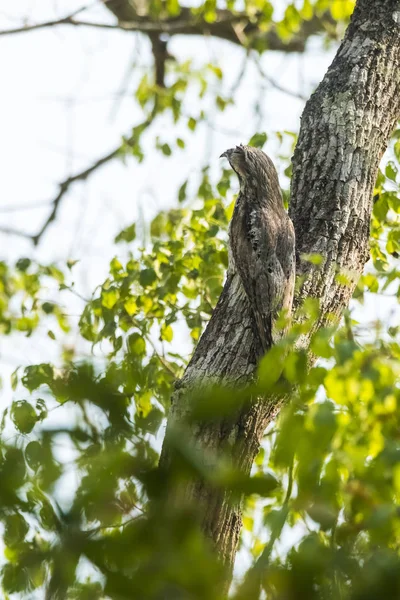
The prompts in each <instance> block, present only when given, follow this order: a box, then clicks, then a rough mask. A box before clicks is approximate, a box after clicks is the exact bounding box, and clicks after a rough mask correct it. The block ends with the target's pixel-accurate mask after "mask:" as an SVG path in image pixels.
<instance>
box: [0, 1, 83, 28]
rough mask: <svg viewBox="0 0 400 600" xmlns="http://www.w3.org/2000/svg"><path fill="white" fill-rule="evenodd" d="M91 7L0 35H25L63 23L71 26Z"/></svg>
mask: <svg viewBox="0 0 400 600" xmlns="http://www.w3.org/2000/svg"><path fill="white" fill-rule="evenodd" d="M90 6H91V5H85V6H82V7H81V8H78V10H74V12H72V13H71V14H69V15H67V16H66V17H63V18H62V19H53V20H51V21H44V22H43V23H36V24H35V25H25V26H24V27H14V28H13V29H4V30H3V31H0V35H13V34H15V33H23V32H25V31H33V30H35V29H44V28H45V27H53V26H55V25H62V24H63V23H67V24H70V23H71V22H73V20H74V17H76V16H77V15H79V14H80V13H81V12H83V11H85V10H87V9H88V8H90Z"/></svg>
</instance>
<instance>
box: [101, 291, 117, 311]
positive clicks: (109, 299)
mask: <svg viewBox="0 0 400 600" xmlns="http://www.w3.org/2000/svg"><path fill="white" fill-rule="evenodd" d="M118 300H119V290H118V289H117V288H109V289H103V290H102V291H101V303H102V305H103V306H104V307H105V308H109V309H111V308H113V307H114V306H115V305H116V303H117V302H118Z"/></svg>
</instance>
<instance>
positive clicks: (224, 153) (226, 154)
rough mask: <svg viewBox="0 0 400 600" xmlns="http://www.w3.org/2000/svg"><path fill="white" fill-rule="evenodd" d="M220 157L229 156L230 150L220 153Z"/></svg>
mask: <svg viewBox="0 0 400 600" xmlns="http://www.w3.org/2000/svg"><path fill="white" fill-rule="evenodd" d="M220 158H228V150H225V152H223V153H222V154H221V155H220Z"/></svg>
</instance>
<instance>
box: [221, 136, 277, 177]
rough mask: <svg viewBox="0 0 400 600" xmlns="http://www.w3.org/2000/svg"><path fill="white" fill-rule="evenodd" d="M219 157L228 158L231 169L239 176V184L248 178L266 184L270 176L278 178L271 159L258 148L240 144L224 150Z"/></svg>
mask: <svg viewBox="0 0 400 600" xmlns="http://www.w3.org/2000/svg"><path fill="white" fill-rule="evenodd" d="M220 158H227V159H228V161H229V164H230V165H231V167H232V169H233V170H234V171H235V173H236V174H237V176H238V177H239V182H240V185H241V186H242V185H243V184H246V182H247V183H248V182H250V180H255V181H258V182H259V183H260V184H268V182H269V181H270V180H271V178H276V179H277V178H278V175H277V173H276V170H275V167H274V164H273V162H272V160H271V159H270V158H269V157H268V156H267V155H266V154H265V153H264V152H263V151H262V150H260V149H259V148H254V147H253V146H243V145H242V144H241V145H240V146H236V147H235V148H229V149H228V150H225V152H223V153H222V154H221V156H220Z"/></svg>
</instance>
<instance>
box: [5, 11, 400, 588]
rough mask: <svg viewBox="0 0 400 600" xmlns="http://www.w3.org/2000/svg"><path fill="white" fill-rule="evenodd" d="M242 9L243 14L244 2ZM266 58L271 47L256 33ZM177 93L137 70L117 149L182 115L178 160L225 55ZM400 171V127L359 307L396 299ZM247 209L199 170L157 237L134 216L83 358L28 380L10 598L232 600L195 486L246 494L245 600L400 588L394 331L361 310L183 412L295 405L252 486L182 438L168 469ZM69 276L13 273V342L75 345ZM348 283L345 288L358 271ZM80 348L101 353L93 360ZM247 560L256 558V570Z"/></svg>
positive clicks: (287, 20)
mask: <svg viewBox="0 0 400 600" xmlns="http://www.w3.org/2000/svg"><path fill="white" fill-rule="evenodd" d="M353 5H354V3H353V2H345V1H344V0H337V1H336V0H332V1H329V0H316V1H311V0H304V1H303V2H295V3H287V6H286V10H285V11H284V13H283V16H282V18H281V19H279V21H276V22H275V24H276V25H277V31H278V34H279V36H281V38H282V39H288V38H290V36H292V35H294V34H295V33H296V31H298V29H299V27H300V25H301V23H302V22H303V21H304V20H306V21H307V20H311V18H312V17H313V15H314V14H318V15H319V14H324V13H326V11H327V10H329V11H330V13H331V16H332V17H333V18H334V19H336V20H338V21H340V22H341V23H342V24H343V23H345V22H346V21H347V19H348V17H349V15H350V13H351V10H352V8H353ZM227 8H228V9H229V10H231V11H234V10H235V8H234V3H233V2H228V3H227ZM216 9H217V4H216V3H215V2H213V1H210V0H206V1H205V2H204V3H203V4H201V6H200V7H199V8H197V9H196V11H197V12H198V14H199V15H201V16H202V17H203V18H204V19H205V20H206V21H207V22H212V21H213V20H215V11H216ZM245 9H246V12H247V13H248V14H249V15H250V16H252V18H253V19H254V20H255V21H256V20H257V23H258V25H259V26H261V27H262V28H265V29H268V27H269V26H270V25H271V23H272V19H273V10H272V4H271V3H270V2H268V1H261V2H260V1H259V0H246V2H245ZM163 10H166V11H167V13H168V15H170V16H176V15H179V14H180V12H181V7H180V5H179V4H178V3H177V2H174V1H169V2H167V3H166V4H165V5H164V3H157V2H153V3H152V11H153V13H152V14H153V15H155V16H156V17H158V16H159V15H161V16H162V11H163ZM196 11H194V12H196ZM328 34H329V31H328ZM328 37H329V35H328ZM252 47H254V48H256V49H257V51H258V52H259V53H262V52H263V51H265V50H266V48H265V47H263V46H262V43H261V42H260V40H257V39H255V40H253V46H252ZM171 63H172V61H171ZM167 83H168V86H167V87H166V88H161V87H160V86H157V85H155V84H154V81H153V78H152V77H151V76H150V75H145V76H144V77H143V78H142V79H141V81H140V83H139V85H138V87H137V89H136V94H135V97H136V101H137V103H138V106H139V107H140V108H141V110H142V111H143V114H144V115H145V118H146V120H145V121H144V122H143V123H142V124H141V125H139V126H136V127H135V128H134V129H133V130H132V136H129V137H128V138H127V139H125V140H124V142H123V144H122V147H121V152H120V154H121V156H122V157H124V156H127V155H128V154H132V155H134V156H135V157H136V158H137V159H138V160H139V161H140V160H142V159H143V157H144V148H143V143H142V142H143V138H142V136H143V135H144V133H145V132H147V129H148V128H149V126H150V124H152V123H153V121H154V120H155V119H156V118H158V117H160V116H161V115H166V114H168V115H169V116H170V117H171V119H172V121H173V122H174V127H175V126H176V130H178V124H179V125H182V123H184V134H183V133H181V131H180V130H179V134H176V135H175V133H174V135H170V137H167V136H166V135H164V132H163V133H159V135H157V136H155V137H154V140H153V142H154V148H155V149H156V150H158V151H160V152H161V153H162V154H163V155H164V156H166V157H169V156H171V155H172V154H173V153H175V152H179V151H180V150H181V149H182V148H183V147H185V143H186V141H185V140H186V137H185V136H187V137H189V136H190V135H191V133H192V132H193V131H194V130H195V129H196V127H197V124H198V123H199V122H201V121H205V120H206V115H207V110H206V108H207V106H208V107H209V106H210V105H212V106H213V107H215V108H216V109H217V110H221V111H222V110H225V109H226V108H229V106H230V104H231V103H232V101H233V98H234V90H232V89H231V90H229V89H227V87H226V86H225V85H224V83H225V82H224V74H223V73H222V71H221V69H220V68H219V67H218V66H217V65H213V64H208V63H207V64H206V65H202V66H200V67H198V66H194V65H193V64H192V63H191V62H189V61H185V62H183V63H178V62H177V61H175V62H173V63H172V64H169V68H168V71H167ZM193 89H196V90H197V92H196V93H197V96H196V102H193V101H192V96H190V94H189V90H190V93H191V94H192V92H193ZM188 98H189V100H188ZM173 132H175V129H174V130H173ZM286 134H287V135H286ZM286 134H285V133H278V134H277V139H278V141H279V142H282V146H281V160H282V163H284V165H285V166H286V171H285V174H286V175H287V176H288V177H289V176H290V164H289V161H288V156H287V154H288V152H287V148H288V142H289V147H290V148H291V146H292V144H293V141H294V140H293V137H294V138H295V134H294V135H293V134H290V133H288V132H286ZM266 141H267V135H266V133H264V132H262V131H257V132H255V133H254V135H253V136H252V138H251V139H250V143H251V144H253V145H256V146H259V147H262V146H263V145H264V144H265V143H266ZM399 161H400V130H398V131H397V132H396V133H395V135H394V137H393V140H392V148H391V154H390V160H389V161H388V162H387V164H386V165H385V166H384V167H382V170H381V172H380V174H379V177H378V181H377V184H376V190H375V197H374V200H375V203H374V210H373V218H372V227H371V256H372V259H373V260H372V264H371V265H370V266H369V268H368V269H367V271H366V273H365V274H364V275H363V276H362V278H361V279H360V282H359V285H358V288H357V290H356V293H355V297H354V302H359V303H362V302H364V300H365V299H366V298H370V297H371V295H374V297H378V298H379V295H381V294H387V295H389V294H390V296H391V297H393V298H397V299H398V298H400V286H399V284H398V283H399V279H400V272H399V271H398V269H397V266H396V263H395V262H394V260H393V258H397V257H398V253H399V252H400V250H399V245H400V237H399V222H398V215H399V212H400V208H399V189H398V185H399V176H398V169H399ZM285 197H286V198H287V193H286V194H285ZM233 203H234V197H233V193H232V190H231V172H230V171H227V170H222V171H221V173H220V175H219V176H217V177H216V176H215V175H214V174H213V173H211V171H210V169H209V168H208V167H207V166H205V167H204V168H203V169H202V170H201V175H200V179H199V180H195V178H194V177H188V178H187V179H185V180H184V181H183V182H182V184H181V186H180V188H179V190H178V191H177V204H176V207H175V208H173V209H171V210H169V211H163V212H161V213H159V214H158V215H157V216H156V217H155V218H154V219H153V221H152V222H151V224H150V226H149V232H148V233H149V242H148V243H147V244H142V245H140V244H139V242H138V240H137V238H136V226H135V224H131V225H130V226H128V227H126V228H125V229H124V230H123V231H122V232H120V233H119V234H118V235H117V236H116V237H115V242H116V244H117V246H116V256H115V257H113V258H112V260H111V262H110V269H109V275H108V277H107V279H106V280H105V281H104V282H103V283H102V285H100V286H99V287H98V288H97V289H96V290H95V291H94V293H93V296H92V297H91V298H90V299H89V300H87V301H84V302H83V304H82V307H81V314H80V319H79V326H78V328H77V331H76V332H75V333H76V334H77V335H79V343H77V347H76V348H72V349H70V351H69V352H66V351H65V348H64V352H61V353H60V354H61V358H59V357H58V353H57V356H56V358H55V359H54V361H53V363H52V364H48V363H45V364H34V362H33V361H32V362H33V364H30V365H29V366H27V367H25V368H24V369H23V368H19V369H17V370H16V371H15V372H14V373H13V375H12V389H13V399H12V401H11V403H10V405H9V406H7V407H5V408H4V412H3V415H2V420H1V428H0V471H1V474H0V521H1V524H2V528H3V540H4V546H5V551H4V557H5V558H4V561H3V563H2V566H1V585H2V591H3V597H4V598H20V597H23V596H26V595H28V594H32V595H31V597H32V598H33V597H35V596H34V594H35V593H37V594H39V596H37V597H43V594H44V591H43V590H44V587H45V586H47V589H48V597H49V598H57V597H58V598H71V599H73V598H76V599H78V598H79V599H87V600H89V599H90V600H96V599H99V600H100V599H101V598H107V599H108V598H110V599H113V600H114V599H115V600H122V599H131V598H140V599H143V600H146V599H148V600H156V599H159V598H174V599H181V598H182V599H184V598H185V599H186V598H188V599H189V598H193V599H197V598H198V599H204V600H213V599H215V600H217V599H219V598H222V597H223V595H222V592H221V591H220V590H221V581H222V580H223V577H224V572H223V567H222V565H220V564H219V563H218V561H217V560H216V558H215V556H214V554H213V551H212V548H211V547H210V545H209V544H208V542H207V540H205V539H204V538H203V536H202V535H201V532H200V522H201V510H200V507H199V506H189V505H187V504H185V503H183V502H182V503H180V502H178V501H177V500H176V498H177V496H178V498H179V494H178V495H177V490H179V484H180V483H181V482H183V481H186V480H188V479H189V480H191V479H192V478H193V477H197V478H201V479H204V480H205V481H206V482H207V483H208V485H210V486H217V487H218V488H220V489H221V488H222V489H228V490H229V491H230V492H231V494H232V496H231V497H232V501H233V502H239V501H240V500H241V499H242V498H243V509H244V521H243V522H244V534H243V536H242V541H241V552H240V553H239V561H238V563H239V564H238V569H237V576H236V580H235V582H234V586H233V589H232V597H234V598H236V599H237V600H244V599H249V600H251V599H252V598H254V599H256V598H259V597H260V594H261V593H262V590H264V592H265V593H266V595H267V596H266V597H267V598H271V599H274V600H275V599H282V600H283V599H284V598H285V599H287V598H290V599H297V598H298V599H300V598H307V599H310V600H313V599H321V600H322V599H323V600H325V599H332V600H336V599H338V598H341V599H351V600H361V599H363V600H369V599H371V600H372V599H375V598H378V597H389V598H394V597H398V596H400V569H399V566H400V565H399V562H400V557H399V545H400V521H399V518H400V513H399V503H400V470H399V469H400V467H399V464H400V446H399V430H400V417H399V411H398V405H399V402H400V392H399V387H398V378H399V364H400V363H399V358H400V342H399V335H398V333H399V332H398V328H397V327H390V328H388V330H387V331H386V330H385V329H383V328H379V327H377V328H376V331H374V330H373V329H372V328H371V329H370V330H369V331H368V332H367V335H366V334H365V331H364V330H363V328H362V327H361V326H360V325H359V324H358V323H356V322H355V321H354V319H353V316H352V313H351V312H349V313H348V314H346V316H345V319H344V323H343V324H342V326H341V328H339V330H338V331H337V332H335V333H334V332H333V331H332V330H327V329H324V330H319V331H318V332H317V333H316V334H314V337H313V339H312V342H311V350H312V353H313V355H314V357H315V358H316V362H315V364H313V365H311V366H310V368H309V371H308V372H307V357H306V355H305V352H304V351H302V350H299V349H296V346H295V342H296V340H298V339H299V338H300V336H301V335H302V334H303V333H304V332H305V331H306V330H307V328H310V327H311V326H312V323H313V319H314V318H315V317H316V316H317V314H318V307H317V306H315V305H313V304H312V303H310V304H309V305H307V306H305V308H304V310H305V312H306V315H307V317H308V318H307V319H305V320H303V322H302V324H301V325H296V326H295V327H294V328H293V329H292V331H291V332H290V335H289V336H288V338H287V339H286V340H285V341H284V342H282V343H281V344H280V345H278V346H276V347H274V348H273V349H272V350H271V351H270V353H269V354H268V355H267V356H266V357H264V359H263V360H262V362H261V364H260V367H259V373H258V375H259V376H258V378H257V380H256V381H255V382H254V383H253V385H252V386H251V387H250V388H249V389H245V390H241V391H238V390H236V391H232V390H225V389H209V390H202V394H201V397H200V398H198V397H195V398H193V399H192V400H193V403H192V409H191V411H190V412H189V414H188V418H189V419H192V418H195V419H197V420H198V421H199V422H200V423H201V421H203V420H204V421H210V420H211V421H218V420H219V419H221V418H229V417H230V416H231V415H233V414H235V411H236V410H237V408H238V406H241V405H242V403H244V402H245V403H250V402H252V398H258V397H268V395H270V394H278V395H290V403H288V405H287V406H286V409H285V410H284V411H283V413H282V414H281V416H280V418H279V419H278V421H277V423H275V424H274V426H273V428H272V429H271V430H270V431H268V432H267V433H266V437H265V441H264V443H263V445H262V448H261V450H260V453H259V455H258V457H257V459H256V462H255V465H254V468H253V472H252V475H251V477H249V478H243V476H241V475H240V474H238V473H236V472H234V471H231V470H229V469H227V467H226V462H224V460H223V459H224V457H221V464H220V465H218V468H216V469H215V471H213V472H208V471H207V470H205V469H204V467H202V465H201V463H200V462H199V461H198V460H197V457H196V454H195V453H194V452H193V449H192V448H191V447H190V445H188V444H187V442H186V439H185V435H184V431H183V432H180V433H179V435H176V439H175V440H174V443H175V450H176V460H175V462H174V464H173V465H172V466H171V468H170V469H169V470H168V471H163V470H158V469H157V464H158V454H159V450H160V446H161V438H162V434H163V429H164V424H165V417H166V415H167V414H168V410H169V406H170V399H171V394H172V392H173V388H174V383H175V381H176V380H178V379H179V378H180V377H181V375H182V373H183V370H184V367H185V365H186V361H187V354H188V351H185V350H184V349H181V348H180V347H179V344H176V340H177V339H182V337H183V336H185V337H186V338H187V339H188V340H190V343H191V344H194V343H196V342H197V341H198V339H199V337H200V334H201V332H202V330H203V328H204V325H205V323H206V322H207V321H208V319H209V318H210V315H211V312H212V309H213V307H214V306H215V304H216V301H217V299H218V296H219V294H220V291H221V288H222V284H223V279H224V276H225V271H226V268H227V264H228V255H227V248H226V237H227V225H228V222H229V219H230V216H231V213H232V209H233ZM126 248H128V250H126V252H127V253H128V255H127V256H125V257H124V258H123V257H122V255H123V254H124V252H125V249H126ZM318 258H319V257H310V260H316V261H318ZM72 277H73V264H72V263H70V264H67V265H61V266H60V265H39V264H36V263H34V262H33V261H31V260H30V259H28V258H21V259H20V260H19V261H18V262H17V263H16V264H15V265H12V266H11V265H7V264H6V263H4V262H1V263H0V331H1V333H2V335H3V337H4V336H6V335H14V336H15V335H17V336H18V335H19V336H20V335H36V334H37V333H38V332H39V330H40V329H42V330H43V327H44V329H45V331H46V332H47V335H48V336H49V337H50V338H51V339H52V340H53V341H54V343H55V344H56V345H57V348H59V347H60V346H62V345H63V343H64V342H65V339H66V337H65V336H66V334H67V333H68V332H69V331H70V330H71V329H73V327H72V325H71V323H70V322H69V318H68V316H67V311H66V310H65V308H64V307H63V304H62V302H61V298H63V299H64V298H65V296H63V295H65V294H70V293H71V291H72V292H75V287H74V285H73V283H71V280H72ZM338 277H342V281H343V285H346V275H345V274H338ZM67 302H68V300H67ZM53 329H56V332H57V335H56V334H55V333H54V331H53ZM382 329H383V330H382ZM80 347H84V348H86V349H87V348H89V350H90V351H91V352H92V354H89V357H87V356H85V358H83V353H82V354H81V353H80V349H79V348H80ZM55 354H56V353H55ZM244 555H246V558H247V559H248V556H250V557H251V560H252V564H251V566H250V567H249V568H248V569H247V570H246V571H245V569H244V568H243V564H244V562H245V561H243V560H242V559H243V556H244ZM241 561H242V562H241Z"/></svg>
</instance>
